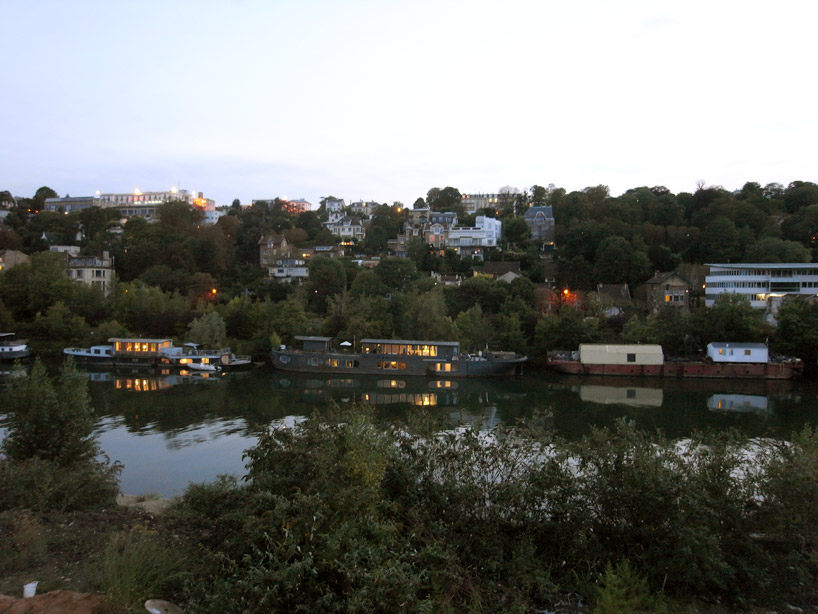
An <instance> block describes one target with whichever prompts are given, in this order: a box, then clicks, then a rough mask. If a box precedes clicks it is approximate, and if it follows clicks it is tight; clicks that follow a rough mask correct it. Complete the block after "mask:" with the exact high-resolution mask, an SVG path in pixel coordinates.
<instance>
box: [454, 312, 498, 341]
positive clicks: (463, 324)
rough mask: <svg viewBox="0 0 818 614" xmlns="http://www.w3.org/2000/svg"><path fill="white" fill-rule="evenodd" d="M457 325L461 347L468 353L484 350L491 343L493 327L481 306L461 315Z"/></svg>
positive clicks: (458, 317)
mask: <svg viewBox="0 0 818 614" xmlns="http://www.w3.org/2000/svg"><path fill="white" fill-rule="evenodd" d="M455 325H456V326H457V333H458V339H460V344H461V347H462V348H463V349H464V350H466V351H473V350H480V349H483V348H485V347H486V346H487V345H488V344H489V342H490V341H491V337H492V331H491V327H490V324H489V321H488V319H487V318H486V317H485V316H484V315H483V309H482V308H481V307H480V305H479V304H477V305H474V306H473V307H471V308H470V309H467V310H466V311H463V312H461V313H459V314H458V316H457V318H456V320H455Z"/></svg>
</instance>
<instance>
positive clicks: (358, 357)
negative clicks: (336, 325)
mask: <svg viewBox="0 0 818 614" xmlns="http://www.w3.org/2000/svg"><path fill="white" fill-rule="evenodd" d="M295 339H296V341H298V342H300V343H301V348H298V349H294V348H287V347H286V346H281V347H280V348H278V349H273V350H272V351H271V356H272V361H273V366H274V367H275V368H277V369H280V370H282V371H296V372H300V373H330V374H336V373H337V374H359V375H385V376H389V377H392V376H395V377H398V376H404V375H432V376H436V377H488V376H495V375H514V374H518V373H520V372H521V371H522V366H523V363H524V362H525V361H526V360H528V358H527V357H526V356H521V355H519V354H516V353H514V352H485V353H484V352H478V353H477V354H467V353H463V352H461V351H460V343H458V342H457V341H414V340H408V339H361V341H360V342H359V348H358V350H357V351H354V350H353V348H352V344H351V343H349V342H348V341H345V342H343V343H341V344H340V346H341V347H340V348H339V349H335V348H334V347H333V345H332V341H333V339H332V337H296V338H295Z"/></svg>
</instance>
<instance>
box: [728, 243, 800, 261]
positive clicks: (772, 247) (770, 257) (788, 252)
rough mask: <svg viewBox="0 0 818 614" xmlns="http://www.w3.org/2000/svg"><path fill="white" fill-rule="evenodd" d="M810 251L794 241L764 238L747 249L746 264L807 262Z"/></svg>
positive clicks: (745, 254)
mask: <svg viewBox="0 0 818 614" xmlns="http://www.w3.org/2000/svg"><path fill="white" fill-rule="evenodd" d="M811 257H812V254H811V253H810V250H809V249H807V248H806V247H804V246H803V245H802V244H801V243H798V242H796V241H786V240H784V239H779V238H777V237H764V238H762V239H759V240H758V241H756V242H755V243H752V244H751V245H749V246H748V247H747V250H746V251H745V253H744V260H745V261H746V262H809V261H810V259H811Z"/></svg>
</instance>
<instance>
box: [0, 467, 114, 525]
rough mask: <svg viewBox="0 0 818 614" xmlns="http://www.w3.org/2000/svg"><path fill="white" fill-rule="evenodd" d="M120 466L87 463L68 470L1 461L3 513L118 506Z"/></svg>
mask: <svg viewBox="0 0 818 614" xmlns="http://www.w3.org/2000/svg"><path fill="white" fill-rule="evenodd" d="M121 470H122V467H121V465H119V464H116V463H113V464H107V463H103V462H96V463H95V462H86V463H82V464H74V465H72V466H70V467H66V466H64V465H62V464H60V463H57V462H54V461H51V460H43V459H41V458H36V457H34V458H29V459H26V460H20V461H12V460H8V459H5V460H0V510H10V509H18V508H22V509H28V510H32V511H35V512H49V511H60V512H67V511H74V510H99V509H105V508H111V507H112V506H114V505H116V497H117V494H119V473H120V471H121Z"/></svg>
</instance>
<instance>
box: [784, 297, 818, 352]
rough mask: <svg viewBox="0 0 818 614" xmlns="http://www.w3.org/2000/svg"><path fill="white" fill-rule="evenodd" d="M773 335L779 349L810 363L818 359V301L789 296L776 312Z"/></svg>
mask: <svg viewBox="0 0 818 614" xmlns="http://www.w3.org/2000/svg"><path fill="white" fill-rule="evenodd" d="M776 320H777V321H778V327H777V328H776V331H775V336H774V337H773V344H774V347H775V349H776V350H777V351H779V352H781V353H783V354H788V355H790V356H797V357H798V358H800V359H802V360H803V361H804V362H805V363H808V364H810V365H814V364H816V361H818V303H815V302H813V301H812V300H810V299H808V298H805V297H795V298H788V299H785V300H784V303H783V304H782V305H781V307H780V308H779V310H778V314H776Z"/></svg>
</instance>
